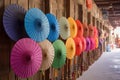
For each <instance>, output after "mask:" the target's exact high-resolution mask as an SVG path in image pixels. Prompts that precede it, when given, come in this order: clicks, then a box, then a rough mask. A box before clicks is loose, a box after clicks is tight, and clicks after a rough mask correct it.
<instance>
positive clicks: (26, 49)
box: [10, 38, 42, 78]
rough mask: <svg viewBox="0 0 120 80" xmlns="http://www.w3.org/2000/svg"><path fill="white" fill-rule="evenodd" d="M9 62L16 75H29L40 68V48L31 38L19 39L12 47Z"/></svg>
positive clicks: (25, 76) (22, 76)
mask: <svg viewBox="0 0 120 80" xmlns="http://www.w3.org/2000/svg"><path fill="white" fill-rule="evenodd" d="M10 62H11V67H12V69H13V71H14V72H15V74H16V75H17V76H18V77H21V78H27V77H31V76H33V75H34V74H35V73H37V71H38V70H39V69H40V65H41V62H42V51H41V48H40V46H39V45H38V44H37V43H36V42H34V41H33V40H32V39H29V38H23V39H20V40H19V41H18V42H17V43H16V44H15V45H14V47H13V49H12V52H11V57H10Z"/></svg>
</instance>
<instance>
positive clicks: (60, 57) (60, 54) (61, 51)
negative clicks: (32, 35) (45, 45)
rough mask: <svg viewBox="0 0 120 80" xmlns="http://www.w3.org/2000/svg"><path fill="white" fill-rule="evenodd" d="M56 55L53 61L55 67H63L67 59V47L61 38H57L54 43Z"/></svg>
mask: <svg viewBox="0 0 120 80" xmlns="http://www.w3.org/2000/svg"><path fill="white" fill-rule="evenodd" d="M53 47H54V50H55V57H54V60H53V63H52V66H53V68H61V67H62V66H63V65H64V64H65V61H66V47H65V45H64V43H63V41H61V40H56V41H55V42H54V43H53Z"/></svg>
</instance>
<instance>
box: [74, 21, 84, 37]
mask: <svg viewBox="0 0 120 80" xmlns="http://www.w3.org/2000/svg"><path fill="white" fill-rule="evenodd" d="M75 22H76V24H77V37H82V36H83V26H82V23H81V22H80V21H79V20H76V21H75Z"/></svg>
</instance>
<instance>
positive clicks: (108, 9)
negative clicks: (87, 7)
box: [94, 0, 120, 28]
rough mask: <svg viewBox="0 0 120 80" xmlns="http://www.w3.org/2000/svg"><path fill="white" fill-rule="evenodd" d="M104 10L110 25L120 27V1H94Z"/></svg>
mask: <svg viewBox="0 0 120 80" xmlns="http://www.w3.org/2000/svg"><path fill="white" fill-rule="evenodd" d="M94 1H95V3H96V4H97V6H98V7H99V8H100V9H101V10H102V12H103V15H105V16H106V17H107V18H108V20H109V22H110V24H111V25H112V26H113V27H114V28H115V27H117V26H120V0H94Z"/></svg>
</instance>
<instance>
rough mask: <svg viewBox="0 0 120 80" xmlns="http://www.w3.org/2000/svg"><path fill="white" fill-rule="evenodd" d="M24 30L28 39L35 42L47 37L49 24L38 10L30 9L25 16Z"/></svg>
mask: <svg viewBox="0 0 120 80" xmlns="http://www.w3.org/2000/svg"><path fill="white" fill-rule="evenodd" d="M25 29H26V32H27V34H28V35H29V37H30V38H32V39H33V40H35V41H37V42H41V41H43V40H45V39H46V38H47V37H48V35H49V29H50V27H49V22H48V19H47V17H46V16H45V15H44V13H43V12H42V11H41V10H39V9H38V8H31V9H30V10H29V11H28V12H27V13H26V15H25Z"/></svg>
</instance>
